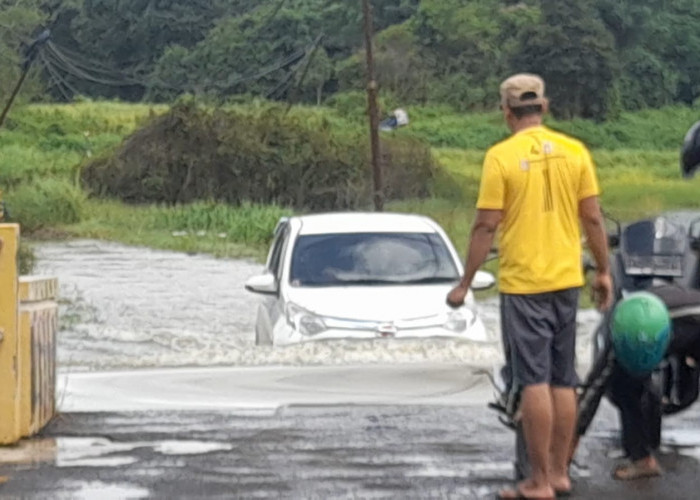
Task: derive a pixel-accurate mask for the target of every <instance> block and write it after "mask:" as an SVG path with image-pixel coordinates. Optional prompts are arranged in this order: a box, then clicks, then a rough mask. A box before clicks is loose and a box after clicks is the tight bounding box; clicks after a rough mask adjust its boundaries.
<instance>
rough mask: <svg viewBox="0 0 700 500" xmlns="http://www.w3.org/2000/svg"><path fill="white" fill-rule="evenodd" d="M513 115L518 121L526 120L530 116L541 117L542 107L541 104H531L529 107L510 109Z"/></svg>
mask: <svg viewBox="0 0 700 500" xmlns="http://www.w3.org/2000/svg"><path fill="white" fill-rule="evenodd" d="M510 110H511V111H512V112H513V115H514V116H515V117H516V118H517V119H518V120H520V119H522V118H525V117H526V116H530V115H541V114H542V105H541V104H529V105H527V106H518V107H516V108H510Z"/></svg>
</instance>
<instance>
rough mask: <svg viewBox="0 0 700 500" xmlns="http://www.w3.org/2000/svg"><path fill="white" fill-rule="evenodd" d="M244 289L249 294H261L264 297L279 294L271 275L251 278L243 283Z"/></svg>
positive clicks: (275, 281) (273, 277)
mask: <svg viewBox="0 0 700 500" xmlns="http://www.w3.org/2000/svg"><path fill="white" fill-rule="evenodd" d="M245 289H246V290H248V291H249V292H253V293H262V294H264V295H276V294H277V292H279V287H278V286H277V279H276V278H275V276H274V275H273V274H272V273H265V274H261V275H259V276H253V277H252V278H250V279H249V280H248V281H246V282H245Z"/></svg>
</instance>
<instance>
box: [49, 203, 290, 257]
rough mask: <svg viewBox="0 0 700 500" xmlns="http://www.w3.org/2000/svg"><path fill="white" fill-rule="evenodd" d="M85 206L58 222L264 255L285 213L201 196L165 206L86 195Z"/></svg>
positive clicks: (173, 245)
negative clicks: (75, 218)
mask: <svg viewBox="0 0 700 500" xmlns="http://www.w3.org/2000/svg"><path fill="white" fill-rule="evenodd" d="M86 210H87V211H89V213H90V214H91V216H90V217H86V218H84V219H83V220H82V221H80V222H79V223H76V224H70V225H63V226H61V231H63V232H64V233H65V234H67V235H69V236H74V237H82V238H96V239H104V240H113V241H120V242H122V243H126V244H133V245H145V246H149V247H153V248H162V249H168V250H176V251H181V252H189V253H199V252H205V253H211V254H213V255H217V256H220V257H252V258H257V259H261V258H262V257H263V256H264V255H265V253H266V251H267V245H268V243H269V241H270V239H271V237H272V233H273V230H274V228H275V226H276V224H277V222H278V221H279V219H280V217H283V216H287V215H291V211H289V210H286V209H283V208H280V207H276V206H259V205H243V206H241V207H232V206H229V205H224V204H216V203H204V202H203V203H193V204H189V205H181V206H175V207H166V206H158V205H141V206H139V205H125V204H123V203H121V202H117V201H110V200H88V201H87V206H86Z"/></svg>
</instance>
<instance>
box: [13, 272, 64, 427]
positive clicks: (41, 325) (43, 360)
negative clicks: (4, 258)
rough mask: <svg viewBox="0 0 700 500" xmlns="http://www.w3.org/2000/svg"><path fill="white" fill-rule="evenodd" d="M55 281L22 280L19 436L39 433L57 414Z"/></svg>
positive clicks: (46, 279) (23, 278) (20, 287)
mask: <svg viewBox="0 0 700 500" xmlns="http://www.w3.org/2000/svg"><path fill="white" fill-rule="evenodd" d="M57 289H58V280H57V279H55V278H42V277H25V276H22V277H20V280H19V300H20V302H19V312H20V317H19V338H20V358H21V362H20V367H21V370H22V372H21V374H20V433H21V435H22V437H26V436H31V435H34V434H36V433H37V432H39V431H40V430H41V429H42V428H43V427H44V426H45V425H46V424H47V423H49V421H50V420H51V418H53V416H54V413H55V410H56V408H55V387H56V331H57V330H58V304H57V303H56V301H55V299H56V292H57Z"/></svg>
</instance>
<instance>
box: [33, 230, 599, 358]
mask: <svg viewBox="0 0 700 500" xmlns="http://www.w3.org/2000/svg"><path fill="white" fill-rule="evenodd" d="M36 254H37V257H38V269H37V271H38V272H40V273H41V274H45V275H52V276H57V277H58V279H59V286H60V295H61V300H60V309H59V318H60V319H59V322H60V332H59V339H58V365H59V369H60V370H61V371H62V372H79V371H95V370H99V371H102V370H113V369H129V368H153V367H189V366H279V365H281V366H308V365H311V366H313V365H350V364H385V363H390V364H392V363H426V362H427V363H432V362H436V363H463V364H468V365H471V366H476V367H484V368H487V367H492V366H494V365H500V364H502V362H503V355H502V350H501V346H500V333H499V332H500V321H499V312H498V298H496V297H494V298H490V299H486V300H480V301H479V304H478V310H479V315H480V316H481V317H482V319H483V320H484V323H485V325H486V327H487V329H488V330H489V332H491V338H492V339H493V341H492V342H485V343H477V342H470V341H461V340H455V339H421V340H415V341H414V340H409V339H406V340H404V339H402V340H387V339H377V340H369V341H353V340H349V341H343V340H340V341H327V342H309V343H305V344H299V345H294V346H288V347H283V348H270V347H258V346H255V345H254V333H253V330H254V321H255V310H256V308H257V304H258V302H259V300H260V299H259V297H257V296H255V295H254V294H251V293H249V292H247V291H245V289H244V287H243V283H244V282H245V280H246V279H247V278H249V277H250V276H252V275H255V274H257V273H259V272H260V270H261V269H262V266H261V265H260V264H258V263H255V262H251V261H242V260H230V259H217V258H214V257H209V256H204V255H194V256H193V255H187V254H184V253H177V252H166V251H157V250H151V249H147V248H140V247H130V246H125V245H120V244H115V243H107V242H100V241H90V240H76V241H69V242H60V243H41V244H38V245H37V246H36ZM593 314H596V313H593ZM589 316H590V317H589ZM596 320H597V317H594V316H592V315H591V313H589V312H585V311H582V314H581V315H580V318H579V321H580V322H581V330H582V332H583V339H582V340H581V341H580V342H579V346H578V356H579V358H580V359H581V360H585V361H586V362H588V361H589V360H590V342H589V341H588V340H586V338H587V337H590V333H589V332H588V330H591V325H592V324H594V323H595V322H596Z"/></svg>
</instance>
